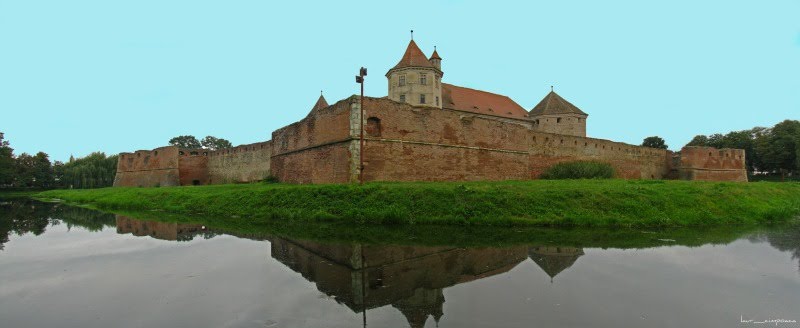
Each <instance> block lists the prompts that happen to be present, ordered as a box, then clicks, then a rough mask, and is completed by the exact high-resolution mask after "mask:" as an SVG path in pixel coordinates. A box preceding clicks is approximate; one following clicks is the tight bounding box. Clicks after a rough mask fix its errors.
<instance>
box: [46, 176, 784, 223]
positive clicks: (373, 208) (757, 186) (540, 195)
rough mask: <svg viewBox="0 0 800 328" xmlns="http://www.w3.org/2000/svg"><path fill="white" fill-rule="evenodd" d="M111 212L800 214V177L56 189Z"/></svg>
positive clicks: (324, 216)
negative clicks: (795, 179)
mask: <svg viewBox="0 0 800 328" xmlns="http://www.w3.org/2000/svg"><path fill="white" fill-rule="evenodd" d="M35 197H36V198H38V199H54V198H55V199H62V200H65V201H67V202H69V203H71V204H80V205H90V206H91V207H93V208H97V209H102V210H125V211H163V212H169V213H175V214H189V215H195V214H200V215H207V216H214V217H247V218H248V219H250V220H255V221H264V222H268V221H286V220H290V221H292V222H338V223H350V224H357V225H398V224H412V225H466V226H471V225H476V226H583V227H686V226H718V225H742V224H745V225H746V224H764V223H767V224H769V223H779V222H784V221H788V220H790V219H791V218H793V217H796V216H797V215H800V183H770V182H759V183H727V182H700V181H661V180H535V181H504V182H408V183H399V182H386V183H383V182H376V183H368V184H365V185H364V186H358V185H287V184H247V185H212V186H191V187H169V188H104V189H93V190H52V191H46V192H42V193H39V194H36V195H35Z"/></svg>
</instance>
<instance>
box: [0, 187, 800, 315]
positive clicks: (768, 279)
mask: <svg viewBox="0 0 800 328" xmlns="http://www.w3.org/2000/svg"><path fill="white" fill-rule="evenodd" d="M431 229H436V228H435V227H432V228H431ZM631 233H632V234H634V235H633V236H637V234H638V236H639V237H637V238H635V239H636V242H631V241H630V240H603V239H602V238H600V240H598V239H597V238H592V237H591V236H592V231H590V230H588V231H587V230H571V231H563V232H558V234H554V236H555V235H558V236H562V237H561V238H559V239H562V238H563V239H564V240H565V241H564V242H563V244H562V243H561V242H560V240H559V239H555V238H554V239H555V240H548V241H547V242H546V243H539V244H514V243H510V244H505V243H499V244H502V245H503V246H497V247H492V246H485V245H484V246H480V247H465V246H459V245H456V246H441V245H438V246H421V245H414V244H413V243H411V244H409V243H404V244H403V245H391V244H380V243H377V244H360V243H358V242H337V243H329V242H321V241H315V240H308V239H302V238H293V237H291V236H276V235H270V234H269V233H263V234H250V233H236V232H222V231H219V230H215V229H214V228H213V227H208V226H204V225H202V224H180V223H168V222H157V221H143V220H137V219H134V218H130V217H124V216H116V215H113V214H106V213H100V212H95V211H90V210H86V209H79V208H71V207H68V206H65V205H53V204H43V203H37V202H32V201H20V200H17V201H10V202H9V201H5V202H2V201H0V327H14V328H16V327H80V328H86V327H360V326H363V325H366V326H367V327H437V326H438V327H774V326H778V327H800V323H797V322H800V264H799V263H798V261H799V260H800V226H797V225H788V226H781V227H765V228H755V229H750V230H746V231H745V230H743V231H741V232H731V231H730V229H727V230H724V231H721V232H715V231H714V230H710V231H707V232H704V233H702V234H695V235H692V234H686V233H675V234H674V235H671V233H670V232H669V231H666V232H664V231H661V232H659V233H654V232H652V231H645V230H643V231H632V232H631ZM570 236H575V238H571V237H570ZM586 236H589V237H586ZM581 238H583V239H587V240H586V241H585V242H580V239H581ZM609 238H612V237H609ZM589 239H591V240H589ZM606 239H608V238H606ZM627 239H630V238H627ZM566 240H568V241H569V242H567V241H566ZM576 240H578V242H577V243H576ZM576 244H577V245H579V246H576ZM771 320H774V321H771ZM765 321H766V323H765ZM776 321H777V322H776Z"/></svg>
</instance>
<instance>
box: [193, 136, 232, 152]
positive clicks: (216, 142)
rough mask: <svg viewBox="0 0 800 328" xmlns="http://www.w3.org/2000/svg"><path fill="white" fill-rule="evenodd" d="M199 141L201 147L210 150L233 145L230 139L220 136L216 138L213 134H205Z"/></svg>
mask: <svg viewBox="0 0 800 328" xmlns="http://www.w3.org/2000/svg"><path fill="white" fill-rule="evenodd" d="M200 143H201V144H202V145H203V148H207V149H210V150H219V149H225V148H232V147H233V145H232V144H231V142H230V141H228V140H225V139H222V138H216V137H213V136H206V137H205V138H203V140H202V141H201V142H200Z"/></svg>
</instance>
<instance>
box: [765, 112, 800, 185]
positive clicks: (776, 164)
mask: <svg viewBox="0 0 800 328" xmlns="http://www.w3.org/2000/svg"><path fill="white" fill-rule="evenodd" d="M798 140H800V121H792V120H785V121H783V122H781V123H778V124H776V125H775V126H774V127H772V129H769V131H767V132H766V133H765V135H764V136H763V137H762V138H760V140H759V141H758V142H757V143H756V147H755V149H756V151H757V152H759V153H760V154H761V157H762V161H763V166H764V167H763V169H762V170H764V171H769V172H779V171H780V172H796V171H797V170H798V168H799V167H800V163H798V147H799V144H798Z"/></svg>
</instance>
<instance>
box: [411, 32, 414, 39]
mask: <svg viewBox="0 0 800 328" xmlns="http://www.w3.org/2000/svg"><path fill="white" fill-rule="evenodd" d="M411 41H414V30H411Z"/></svg>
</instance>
